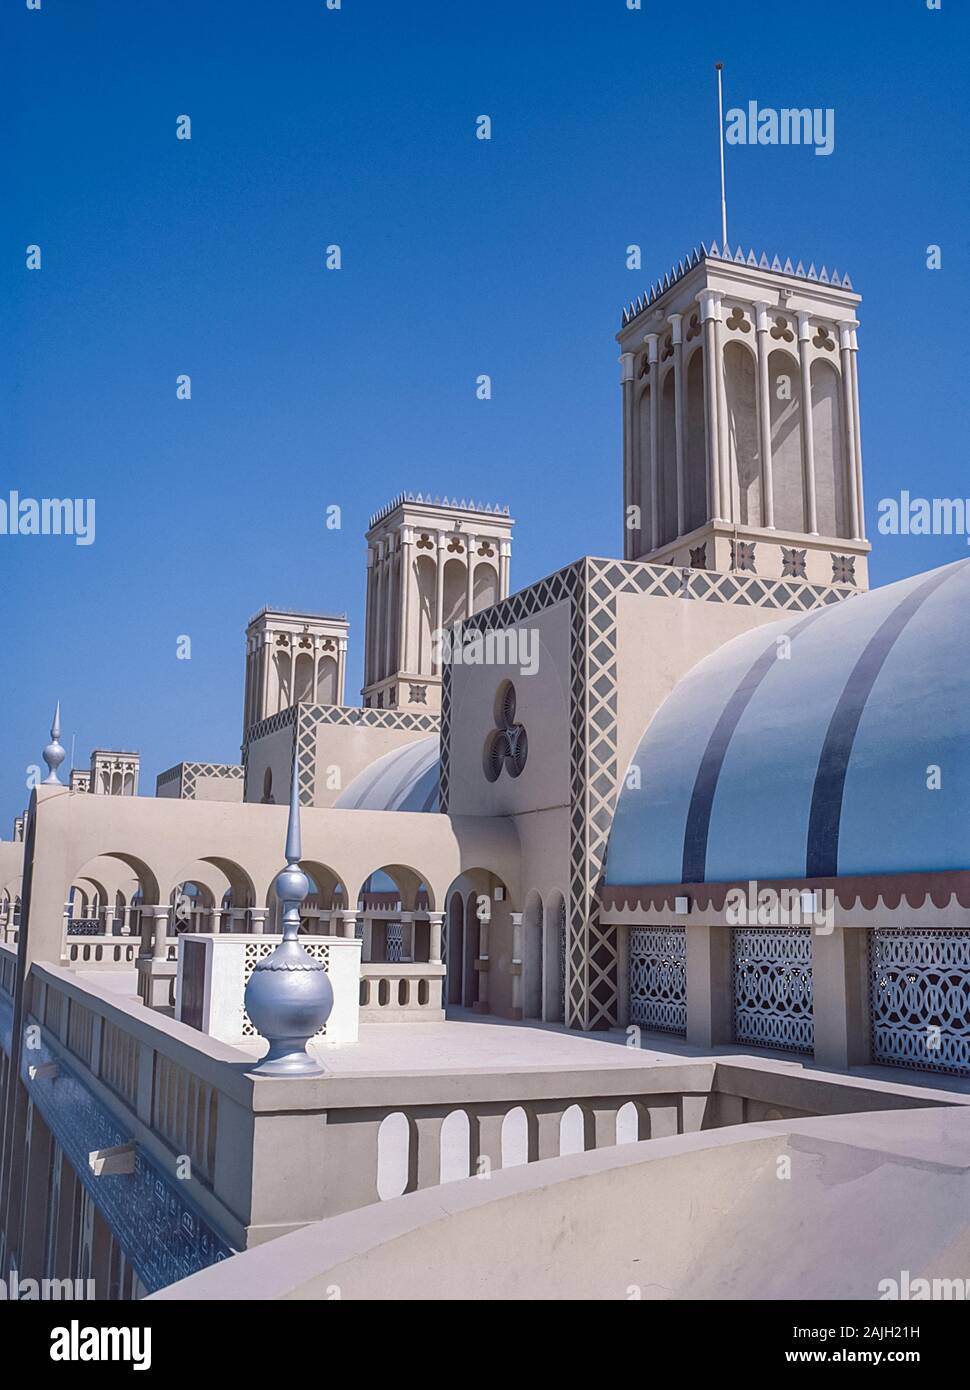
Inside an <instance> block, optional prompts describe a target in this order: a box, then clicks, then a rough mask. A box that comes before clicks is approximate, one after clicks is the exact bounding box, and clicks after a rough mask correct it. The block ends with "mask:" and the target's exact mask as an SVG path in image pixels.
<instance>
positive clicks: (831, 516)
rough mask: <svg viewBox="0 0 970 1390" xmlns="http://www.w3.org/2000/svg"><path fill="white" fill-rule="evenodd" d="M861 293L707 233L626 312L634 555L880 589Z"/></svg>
mask: <svg viewBox="0 0 970 1390" xmlns="http://www.w3.org/2000/svg"><path fill="white" fill-rule="evenodd" d="M859 303H860V297H859V295H857V294H856V293H854V291H853V288H852V284H851V282H850V280H849V277H848V275H840V274H839V272H838V271H832V272H831V273H830V272H829V271H828V270H827V269H826V268H825V267H824V266H823V267H822V269H821V270H818V271H817V270H816V268H815V265H814V264H812V265H810V266H809V267H808V269H807V270H806V269H805V267H804V266H803V264H802V262H801V261H799V262H798V264H797V265H794V266H793V265H792V263H791V261H790V260H786V261H785V262H784V264H782V262H781V261H780V260H779V259H778V257H777V256H776V257H775V258H774V259H773V260H771V261H769V260H768V257H767V256H766V255H761V256H760V257H759V256H756V255H755V253H754V252H753V251H749V252H747V254H745V253H744V252H743V251H742V250H740V249H739V248H737V249H735V250H734V251H732V250H731V249H730V248H729V247H727V246H722V247H718V245H717V244H716V243H714V244H713V245H711V246H710V247H708V246H705V245H704V244H703V243H702V244H701V246H700V248H699V249H695V250H694V251H693V252H692V253H691V255H690V256H689V257H688V258H687V259H686V260H684V261H681V262H680V263H679V265H677V266H675V267H674V268H673V269H672V270H671V271H670V272H669V273H668V274H667V275H665V276H664V278H663V280H662V281H658V282H657V284H656V285H654V286H653V287H652V288H651V289H650V290H649V292H648V293H647V294H646V295H644V296H643V297H642V298H640V299H638V300H637V301H636V302H635V303H633V304H631V305H629V306H628V307H627V308H626V309H625V310H624V311H623V318H622V324H621V327H620V332H619V334H618V335H617V341H618V342H619V344H620V366H621V373H620V379H621V382H622V388H623V478H624V482H623V497H624V554H625V556H626V558H627V559H643V560H650V561H652V562H654V563H657V564H666V565H678V566H685V567H693V568H698V569H710V570H719V571H722V572H725V571H728V572H730V571H733V572H746V573H755V574H758V575H762V576H764V577H765V578H767V579H785V578H792V579H807V580H808V581H809V582H811V583H816V584H822V585H830V584H838V585H845V584H855V585H856V586H857V587H858V588H860V589H865V588H867V587H868V574H867V560H868V554H869V550H870V546H869V543H868V542H867V541H866V539H865V517H864V510H863V495H862V445H861V434H860V428H859V380H858V371H857V366H856V355H857V346H858V343H857V338H856V329H857V328H858V326H859V325H858V319H857V318H856V311H857V309H858V306H859Z"/></svg>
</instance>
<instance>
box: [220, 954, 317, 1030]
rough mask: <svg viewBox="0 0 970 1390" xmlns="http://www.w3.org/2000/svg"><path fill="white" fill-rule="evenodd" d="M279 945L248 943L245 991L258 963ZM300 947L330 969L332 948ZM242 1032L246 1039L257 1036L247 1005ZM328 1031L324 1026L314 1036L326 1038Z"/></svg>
mask: <svg viewBox="0 0 970 1390" xmlns="http://www.w3.org/2000/svg"><path fill="white" fill-rule="evenodd" d="M278 944H279V943H278V942H275V941H247V942H246V958H245V962H244V964H243V989H244V990H245V988H246V986H247V985H248V984H249V977H250V975H251V974H252V973H253V971H254V970H255V969H256V963H257V961H261V960H265V959H266V957H267V956H269V955H272V953H273V952H274V951H275V950H276V947H277V945H278ZM300 945H301V946H302V947H303V949H304V951H306V953H307V955H308V956H310V957H311V958H312V959H313V960H319V961H322V962H323V968H324V970H329V969H330V947H329V946H328V945H327V943H326V942H325V941H301V942H300ZM242 1031H243V1037H244V1038H255V1037H256V1036H257V1034H256V1029H255V1028H254V1027H253V1021H252V1019H251V1018H250V1017H249V1014H248V1013H247V1012H246V1006H245V1004H244V1005H243V1022H242ZM326 1031H327V1025H326V1024H324V1025H323V1027H322V1028H318V1029H317V1031H316V1032H315V1033H314V1035H313V1036H314V1037H315V1038H322V1037H324V1036H325V1034H326Z"/></svg>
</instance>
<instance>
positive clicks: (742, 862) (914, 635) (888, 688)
mask: <svg viewBox="0 0 970 1390" xmlns="http://www.w3.org/2000/svg"><path fill="white" fill-rule="evenodd" d="M945 580H946V581H950V582H944V581H945ZM809 619H810V621H809V620H807V619H806V618H805V617H804V615H803V616H801V617H800V618H799V619H798V620H794V619H786V620H784V621H783V622H779V623H773V624H771V625H766V626H763V627H760V628H757V629H755V630H753V631H752V632H749V633H747V634H745V635H744V636H742V637H738V638H735V639H733V640H732V641H730V642H728V643H726V644H725V646H723V647H721V648H719V649H718V650H717V651H715V652H713V653H712V654H711V655H710V656H709V657H707V658H705V659H704V660H702V661H701V662H699V663H698V665H697V666H695V667H693V668H692V670H691V671H689V672H688V673H687V674H686V675H685V676H684V677H683V678H682V679H681V680H680V681H679V682H678V684H677V686H676V688H675V689H674V691H673V693H672V694H671V695H670V696H669V697H668V699H667V700H666V701H665V702H664V704H663V705H662V706H661V707H660V709H659V710H658V712H657V714H656V715H655V717H654V719H653V721H652V723H651V724H650V725H649V727H648V729H647V731H646V733H645V734H644V736H643V738H642V739H641V742H640V745H639V747H638V749H637V752H636V755H635V757H634V759H633V762H632V764H631V771H632V769H634V768H636V769H637V770H638V773H639V786H637V785H636V783H635V782H634V785H632V786H631V785H630V781H631V780H632V779H631V777H630V774H629V773H628V774H627V780H626V782H625V784H624V785H623V786H622V788H621V792H620V796H619V799H618V803H617V809H616V815H615V817H614V822H613V829H612V832H611V836H610V844H609V849H608V854H607V863H606V882H607V883H610V884H650V883H656V884H663V883H680V882H698V881H703V880H707V881H709V882H717V881H721V882H723V881H728V880H736V879H740V878H801V877H805V876H807V873H808V872H810V871H809V829H810V822H811V813H812V806H813V804H817V805H818V806H821V805H822V804H823V800H824V798H825V797H826V796H827V795H828V794H829V793H830V792H831V790H832V787H833V786H834V783H833V782H832V780H831V779H832V778H833V776H834V775H835V774H836V772H837V768H838V761H837V750H838V749H841V750H842V752H843V753H846V750H847V759H848V760H847V765H846V770H845V771H844V774H843V775H842V776H841V795H840V799H839V806H840V814H839V817H838V823H837V825H836V826H835V830H834V833H833V832H832V831H831V829H830V831H829V836H830V838H829V839H828V841H827V842H826V843H827V844H828V845H829V849H831V844H832V841H833V838H834V842H835V844H836V847H837V859H836V861H835V863H836V864H837V870H836V868H835V867H833V861H832V858H831V854H830V853H829V854H828V857H827V858H826V859H824V860H823V859H821V858H820V857H816V858H814V859H813V860H812V868H813V869H814V871H815V872H816V873H818V872H819V871H820V870H821V867H822V865H823V863H824V864H825V865H826V871H827V872H833V873H834V872H836V871H837V872H839V873H841V874H848V873H853V874H856V873H880V872H882V873H889V872H917V871H920V870H926V871H930V870H937V869H947V868H951V869H952V868H964V867H970V833H968V827H970V819H968V813H970V672H968V666H967V662H966V660H965V658H964V656H963V652H964V650H965V648H966V645H967V639H968V638H970V561H958V562H957V563H956V564H955V565H950V566H947V567H945V568H944V569H942V570H939V571H936V572H934V573H933V574H932V575H926V574H921V575H917V576H915V577H913V578H911V579H908V580H903V581H901V582H900V583H897V584H892V585H888V586H886V587H885V588H883V589H878V590H875V591H873V592H871V593H868V594H862V595H859V596H858V597H856V598H852V599H851V600H848V601H846V602H843V603H840V604H838V605H835V606H833V607H830V608H826V609H823V610H819V611H818V612H816V613H812V614H811V615H809ZM783 638H787V639H789V640H788V642H782V641H781V639H783ZM890 639H891V640H890ZM876 651H878V652H879V653H880V657H881V659H880V660H879V662H878V663H875V662H874V661H873V660H872V657H873V653H874V652H876ZM867 652H868V653H869V655H868V657H865V658H864V654H865V653H867ZM776 656H777V657H778V658H779V659H777V660H775V657H776ZM783 657H787V659H782V658H783ZM854 672H855V673H856V674H855V682H856V684H855V685H853V673H854ZM863 673H866V675H867V681H866V688H865V691H864V692H863V689H862V676H863ZM847 692H848V693H847ZM863 695H864V698H863ZM852 701H854V702H855V703H854V704H853V703H851V702H852ZM837 710H841V711H842V712H845V711H849V710H852V711H853V716H852V734H853V737H852V738H851V739H849V740H848V742H846V741H845V737H844V736H845V733H847V732H848V724H846V725H842V724H841V722H840V721H841V719H842V717H843V716H842V714H841V713H840V715H839V716H838V718H835V716H836V711H837ZM921 711H923V712H924V714H925V717H921ZM839 729H841V730H842V734H841V735H840V737H841V739H842V742H840V743H839V744H837V743H836V740H835V733H834V732H833V730H839ZM827 740H828V743H827ZM934 750H936V752H937V753H938V756H934ZM935 764H939V765H940V766H941V769H942V776H943V781H942V788H943V789H942V790H941V791H938V792H933V791H929V790H927V786H926V783H927V768H928V767H930V766H932V765H935ZM820 769H821V780H819V774H820ZM917 774H918V775H917ZM816 783H818V791H816ZM862 787H865V788H866V791H865V794H864V795H862V794H860V789H861V788H862ZM903 807H905V812H903V811H902V810H901V808H903ZM817 814H818V815H820V811H819V812H818V813H817ZM888 826H891V827H892V830H891V833H886V831H887V827H888ZM814 828H815V829H817V830H820V829H821V821H820V820H816V822H815V827H814ZM815 843H816V849H817V847H818V845H819V843H821V842H820V841H819V840H817V839H816V842H815Z"/></svg>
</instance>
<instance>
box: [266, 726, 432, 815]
mask: <svg viewBox="0 0 970 1390" xmlns="http://www.w3.org/2000/svg"><path fill="white" fill-rule="evenodd" d="M427 737H428V732H427V730H416V731H415V730H409V729H374V728H368V727H367V726H365V725H358V726H354V725H343V724H321V725H320V726H319V728H318V730H317V746H316V775H315V779H314V797H313V804H314V806H321V807H325V806H332V805H333V804H334V802H335V801H336V800H337V798H338V797H339V796H340V793H341V792H342V791H343V790H344V789H345V788H346V787H347V786H349V784H350V783H351V782H352V781H353V780H354V778H355V777H356V776H357V775H358V774H359V773H361V772H363V770H364V769H365V768H367V767H370V765H371V763H373V762H375V761H376V760H377V759H378V758H380V757H383V755H384V754H385V753H391V752H393V751H394V750H395V749H397V748H406V747H407V746H408V745H409V744H411V743H415V742H416V741H417V740H419V739H423V738H427ZM292 759H293V730H292V728H285V729H277V731H276V732H275V733H272V734H266V735H264V736H263V737H262V738H258V739H254V740H253V741H252V742H251V743H250V745H249V751H248V754H247V760H248V773H247V778H248V783H247V785H248V793H249V800H250V801H257V802H259V801H262V799H263V779H264V777H265V774H266V769H267V768H269V769H270V770H271V771H272V774H273V798H274V801H275V802H277V803H282V802H284V801H286V800H288V798H289V786H290V768H291V766H292ZM331 769H334V771H335V775H334V776H331V775H330V770H331ZM329 781H339V785H338V786H328V782H329ZM240 785H241V784H240Z"/></svg>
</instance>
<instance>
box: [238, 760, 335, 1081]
mask: <svg viewBox="0 0 970 1390" xmlns="http://www.w3.org/2000/svg"><path fill="white" fill-rule="evenodd" d="M284 853H285V855H286V868H285V869H281V870H280V872H279V873H278V874H277V875H276V878H275V879H274V880H273V886H274V887H275V889H276V896H277V898H278V899H279V901H280V906H281V907H282V909H283V940H282V941H281V942H280V944H279V945H278V946H277V948H276V950H275V951H274V952H273V953H272V955H269V956H267V957H266V958H265V960H261V961H260V962H259V963H258V965H257V966H256V968H255V969H254V970H253V973H252V974H251V975H250V977H249V983H248V984H247V986H246V995H245V1000H246V1012H247V1013H248V1014H249V1017H250V1019H251V1020H252V1023H253V1026H254V1027H255V1029H256V1031H257V1032H258V1033H260V1034H261V1035H262V1036H263V1037H264V1038H266V1039H267V1041H268V1042H269V1051H268V1052H267V1053H266V1055H265V1056H264V1057H263V1058H262V1060H261V1061H260V1062H259V1063H258V1064H257V1066H256V1067H255V1068H254V1070H255V1071H258V1072H260V1073H261V1074H262V1075H264V1076H284V1077H285V1076H320V1075H322V1074H323V1067H321V1066H320V1064H319V1063H318V1062H316V1061H315V1060H314V1059H313V1058H312V1057H311V1056H310V1054H309V1053H308V1052H307V1050H306V1045H307V1043H308V1042H309V1040H310V1038H312V1037H313V1036H314V1034H316V1033H318V1032H319V1031H320V1029H321V1028H322V1027H323V1025H324V1024H325V1023H326V1021H327V1019H328V1018H329V1017H330V1012H331V1010H332V1009H333V987H332V986H331V984H330V977H329V976H328V975H327V971H326V968H325V967H324V965H323V963H322V962H321V961H317V960H314V959H313V958H312V957H311V956H309V955H307V953H306V951H305V950H304V949H303V947H302V945H301V944H300V940H299V931H300V904H301V903H302V902H303V899H304V898H305V897H306V895H307V893H309V891H310V880H309V879H308V878H307V876H306V874H305V873H304V872H303V870H302V869H301V868H300V856H301V853H302V848H301V841H300V774H299V763H298V758H297V751H296V748H295V747H294V750H293V768H292V773H291V776H290V814H289V820H288V822H287V827H286V849H285V850H284Z"/></svg>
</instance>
